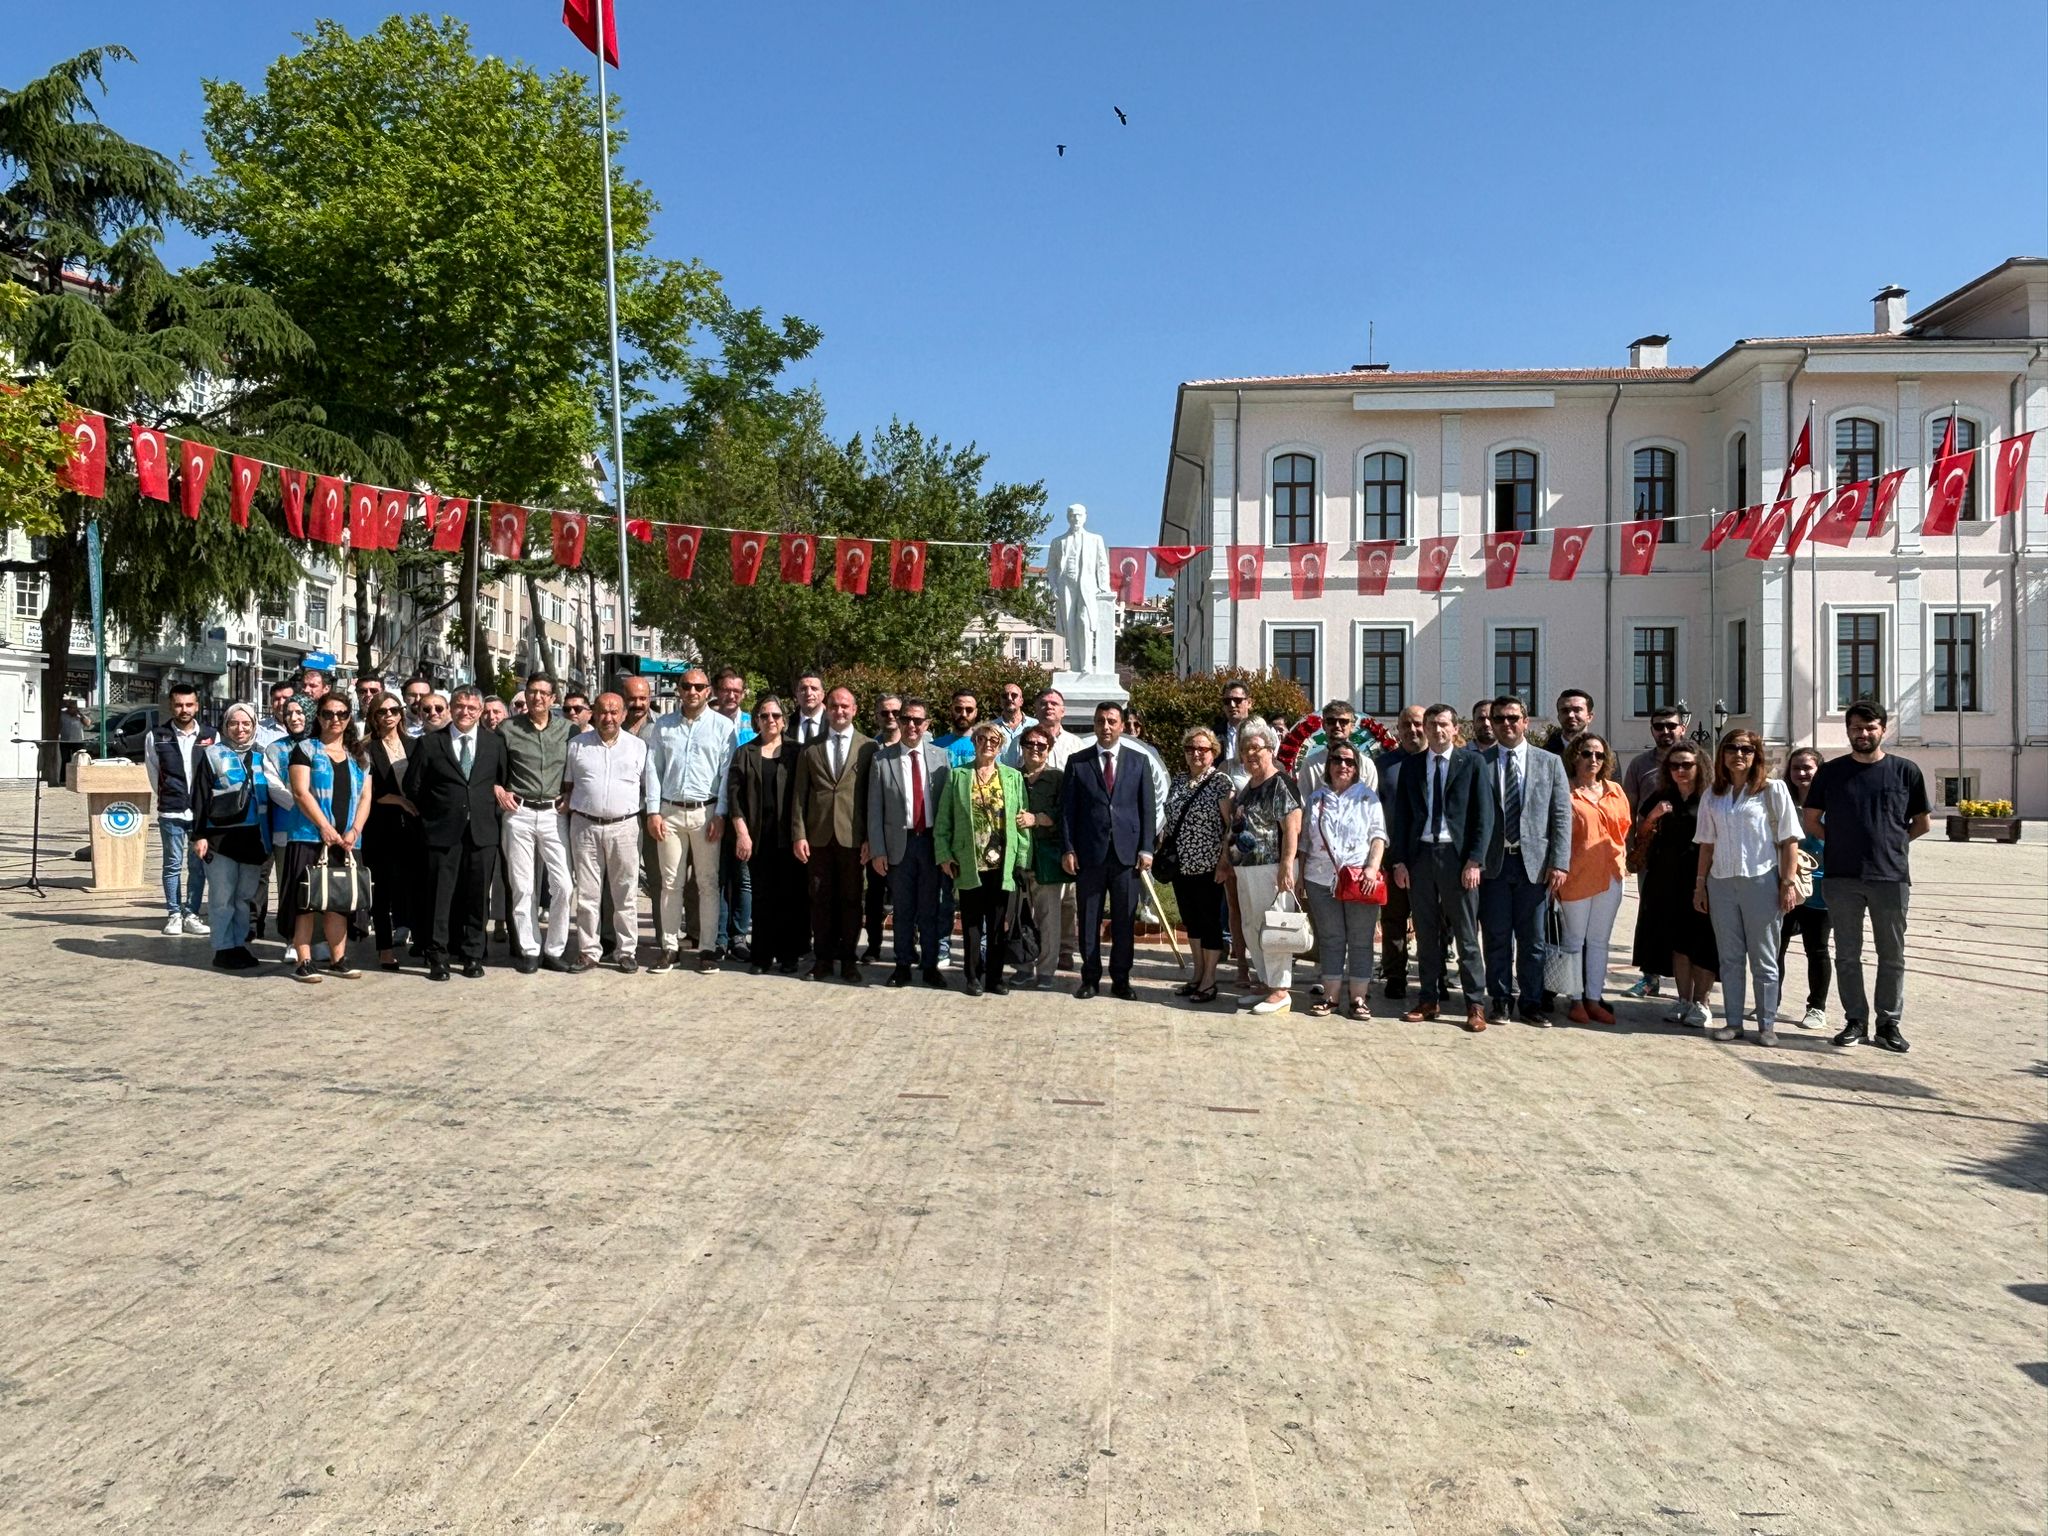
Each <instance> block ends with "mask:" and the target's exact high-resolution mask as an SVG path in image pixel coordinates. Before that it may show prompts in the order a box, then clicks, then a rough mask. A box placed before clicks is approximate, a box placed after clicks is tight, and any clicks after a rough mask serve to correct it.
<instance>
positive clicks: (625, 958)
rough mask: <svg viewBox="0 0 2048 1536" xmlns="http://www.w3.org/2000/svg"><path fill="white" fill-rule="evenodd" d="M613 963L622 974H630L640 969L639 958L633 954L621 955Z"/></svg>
mask: <svg viewBox="0 0 2048 1536" xmlns="http://www.w3.org/2000/svg"><path fill="white" fill-rule="evenodd" d="M612 964H613V965H614V966H615V967H617V969H618V972H619V974H620V975H621V976H630V975H632V974H633V973H634V972H635V971H637V970H639V969H640V962H639V960H638V959H637V958H635V957H634V956H632V955H620V956H619V957H618V958H617V959H616V960H614V961H612Z"/></svg>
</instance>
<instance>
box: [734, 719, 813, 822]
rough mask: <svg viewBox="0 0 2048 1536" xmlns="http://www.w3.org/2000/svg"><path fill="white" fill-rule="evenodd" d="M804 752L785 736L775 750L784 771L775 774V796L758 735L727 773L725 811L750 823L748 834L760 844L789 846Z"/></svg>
mask: <svg viewBox="0 0 2048 1536" xmlns="http://www.w3.org/2000/svg"><path fill="white" fill-rule="evenodd" d="M801 755H802V754H801V753H800V752H799V751H798V750H797V745H796V743H795V742H793V741H791V740H790V739H789V738H788V737H786V736H785V737H784V738H783V740H782V746H781V748H780V749H779V750H778V751H777V752H776V754H775V757H776V761H778V762H780V763H781V764H782V772H781V773H780V774H778V775H776V776H775V778H774V785H775V792H774V794H773V795H772V796H771V795H770V793H769V775H768V773H767V762H766V760H765V759H764V758H763V757H762V756H761V742H760V739H759V738H758V737H756V738H755V739H754V740H753V741H750V742H748V743H747V744H746V745H745V746H743V747H741V748H740V749H739V751H737V752H735V753H733V755H732V767H731V768H730V769H728V770H727V772H726V776H725V812H726V814H727V815H728V816H737V817H739V818H740V819H741V820H742V821H744V822H745V823H746V824H747V836H748V837H750V838H752V839H753V840H754V844H755V846H756V847H761V848H787V847H788V846H789V802H790V799H791V795H790V783H791V781H792V780H793V779H794V778H795V777H796V769H797V759H798V758H799V757H800V756H801Z"/></svg>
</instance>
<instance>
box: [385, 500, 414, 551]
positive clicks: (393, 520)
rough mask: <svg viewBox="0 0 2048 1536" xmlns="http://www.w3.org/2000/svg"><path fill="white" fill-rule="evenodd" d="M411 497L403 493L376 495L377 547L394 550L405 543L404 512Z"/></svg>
mask: <svg viewBox="0 0 2048 1536" xmlns="http://www.w3.org/2000/svg"><path fill="white" fill-rule="evenodd" d="M411 500H412V497H411V495H410V494H409V493H407V492H405V491H379V492H378V493H377V547H378V548H379V549H391V550H395V549H397V548H398V546H399V545H400V544H402V543H404V542H405V512H406V507H407V504H408V503H410V502H411Z"/></svg>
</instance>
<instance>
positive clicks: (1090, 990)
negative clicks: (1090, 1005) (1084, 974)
mask: <svg viewBox="0 0 2048 1536" xmlns="http://www.w3.org/2000/svg"><path fill="white" fill-rule="evenodd" d="M1097 990H1098V989H1097V987H1096V985H1095V983H1094V982H1092V981H1084V982H1082V983H1081V985H1079V986H1078V987H1076V988H1074V996H1075V997H1077V998H1079V999H1080V1000H1081V1001H1082V1002H1084V1003H1085V1002H1087V1001H1088V999H1089V998H1091V997H1093V996H1095V994H1096V992H1097Z"/></svg>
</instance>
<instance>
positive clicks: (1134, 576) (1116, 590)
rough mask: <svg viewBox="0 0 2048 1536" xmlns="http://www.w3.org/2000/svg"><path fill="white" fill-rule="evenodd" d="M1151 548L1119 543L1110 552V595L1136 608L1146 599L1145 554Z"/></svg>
mask: <svg viewBox="0 0 2048 1536" xmlns="http://www.w3.org/2000/svg"><path fill="white" fill-rule="evenodd" d="M1149 553H1150V551H1149V550H1145V549H1131V548H1128V547H1126V546H1123V545H1119V546H1117V547H1116V548H1114V549H1112V550H1110V552H1109V590H1110V595H1111V596H1113V597H1114V598H1116V600H1117V601H1118V602H1120V603H1123V604H1125V605H1127V606H1129V607H1132V608H1135V607H1137V606H1138V604H1140V603H1142V602H1144V601H1145V556H1146V555H1147V554H1149Z"/></svg>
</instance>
